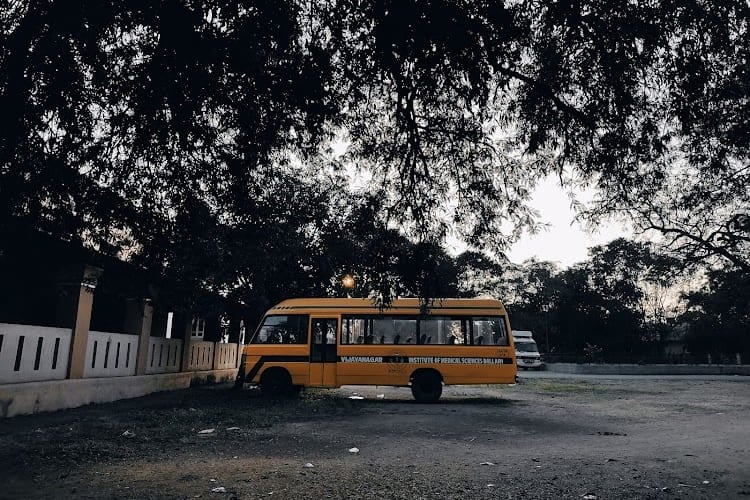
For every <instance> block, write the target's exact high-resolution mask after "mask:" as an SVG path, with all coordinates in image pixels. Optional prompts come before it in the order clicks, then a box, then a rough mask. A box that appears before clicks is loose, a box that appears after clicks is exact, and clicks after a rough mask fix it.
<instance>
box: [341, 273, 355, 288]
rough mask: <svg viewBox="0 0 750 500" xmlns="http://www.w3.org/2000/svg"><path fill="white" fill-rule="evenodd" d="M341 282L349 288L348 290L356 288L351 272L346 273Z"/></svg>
mask: <svg viewBox="0 0 750 500" xmlns="http://www.w3.org/2000/svg"><path fill="white" fill-rule="evenodd" d="M341 284H342V285H343V286H344V288H346V289H347V291H351V290H352V288H354V276H352V275H351V274H345V275H344V277H343V278H341Z"/></svg>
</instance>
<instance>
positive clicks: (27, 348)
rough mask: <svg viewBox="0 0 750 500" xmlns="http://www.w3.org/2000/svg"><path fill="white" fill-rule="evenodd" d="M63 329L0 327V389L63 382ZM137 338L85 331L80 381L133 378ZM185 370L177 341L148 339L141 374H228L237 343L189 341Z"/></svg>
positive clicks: (66, 351)
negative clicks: (5, 386)
mask: <svg viewBox="0 0 750 500" xmlns="http://www.w3.org/2000/svg"><path fill="white" fill-rule="evenodd" d="M71 337H72V333H71V330H70V329H69V328H50V327H41V326H31V325H16V324H9V323H0V384H13V383H21V382H38V381H42V380H63V379H65V378H66V376H67V373H68V363H69V357H70V342H71ZM138 342H139V336H138V335H126V334H122V333H111V332H99V331H89V332H88V342H87V344H86V357H85V360H84V363H85V365H84V371H83V376H84V377H85V378H98V377H127V376H132V375H135V373H136V362H137V359H138ZM189 349H190V351H189V357H188V358H187V366H184V367H183V366H181V365H182V350H183V341H182V340H181V339H167V338H162V337H151V338H150V339H149V347H148V356H147V358H146V367H145V368H146V374H158V373H175V372H179V371H180V370H182V371H203V370H223V369H232V368H236V367H237V366H239V362H238V361H239V350H240V345H238V344H222V343H214V342H207V341H195V340H193V341H191V342H190V344H189Z"/></svg>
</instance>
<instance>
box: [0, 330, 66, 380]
mask: <svg viewBox="0 0 750 500" xmlns="http://www.w3.org/2000/svg"><path fill="white" fill-rule="evenodd" d="M70 337H71V333H70V329H69V328H49V327H43V326H32V325H15V324H9V323H0V384H6V383H14V382H29V381H34V380H56V379H64V378H65V376H66V375H67V372H68V354H69V352H70Z"/></svg>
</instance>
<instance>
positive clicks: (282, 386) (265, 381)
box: [260, 368, 292, 398]
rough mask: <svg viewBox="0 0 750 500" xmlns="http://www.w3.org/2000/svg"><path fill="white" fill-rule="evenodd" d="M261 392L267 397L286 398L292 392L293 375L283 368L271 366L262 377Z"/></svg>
mask: <svg viewBox="0 0 750 500" xmlns="http://www.w3.org/2000/svg"><path fill="white" fill-rule="evenodd" d="M260 392H261V394H263V396H265V397H267V398H286V397H289V396H290V395H291V394H292V377H291V376H290V375H289V372H288V371H286V370H284V369H283V368H269V369H268V370H266V371H265V372H263V375H261V377H260Z"/></svg>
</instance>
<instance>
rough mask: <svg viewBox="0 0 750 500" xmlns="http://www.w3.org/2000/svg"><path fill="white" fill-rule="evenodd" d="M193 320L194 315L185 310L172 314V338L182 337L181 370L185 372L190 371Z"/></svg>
mask: <svg viewBox="0 0 750 500" xmlns="http://www.w3.org/2000/svg"><path fill="white" fill-rule="evenodd" d="M192 321H193V317H192V315H191V314H190V313H187V312H184V311H180V312H175V313H173V315H172V338H174V339H182V361H181V364H180V371H183V372H186V371H188V368H189V367H190V350H191V348H192V346H191V345H190V342H191V338H192V336H191V331H192Z"/></svg>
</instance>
